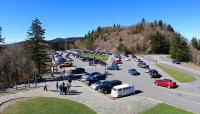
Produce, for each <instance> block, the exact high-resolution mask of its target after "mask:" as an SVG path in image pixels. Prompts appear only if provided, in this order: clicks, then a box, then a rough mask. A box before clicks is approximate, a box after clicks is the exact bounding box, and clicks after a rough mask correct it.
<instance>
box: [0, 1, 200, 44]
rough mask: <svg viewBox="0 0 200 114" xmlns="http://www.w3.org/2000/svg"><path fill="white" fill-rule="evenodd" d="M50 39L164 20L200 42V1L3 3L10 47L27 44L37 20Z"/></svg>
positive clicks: (1, 16) (1, 15)
mask: <svg viewBox="0 0 200 114" xmlns="http://www.w3.org/2000/svg"><path fill="white" fill-rule="evenodd" d="M36 17H37V18H39V19H40V20H41V22H42V23H43V28H45V29H46V34H45V36H46V39H47V40H49V39H53V38H57V37H73V36H83V35H84V34H85V33H87V32H88V31H89V30H91V29H95V28H96V27H97V26H111V25H113V24H114V23H116V24H121V25H125V26H127V25H131V24H135V23H137V22H139V21H140V20H141V19H142V18H145V19H146V21H154V20H155V19H157V20H159V19H162V20H163V21H164V22H166V23H168V24H171V25H172V26H173V27H174V29H175V30H176V31H178V32H180V33H181V34H182V35H184V36H185V37H187V38H188V39H191V37H193V36H196V37H199V38H200V22H199V21H200V0H0V26H1V27H2V28H3V36H4V37H6V43H13V42H17V41H23V40H24V39H25V38H26V36H27V30H28V28H29V27H30V25H31V22H32V20H33V19H34V18H36Z"/></svg>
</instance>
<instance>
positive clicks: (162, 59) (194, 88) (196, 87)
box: [144, 55, 200, 94]
mask: <svg viewBox="0 0 200 114" xmlns="http://www.w3.org/2000/svg"><path fill="white" fill-rule="evenodd" d="M144 59H145V60H146V61H149V63H150V64H152V65H154V64H155V61H157V63H162V64H164V65H166V66H169V67H171V68H175V69H178V70H182V71H185V72H188V73H190V74H192V75H194V76H195V77H196V79H197V80H195V81H193V82H191V83H187V84H181V85H182V86H181V88H184V89H187V90H188V91H191V92H196V93H199V94H200V70H198V69H194V68H191V67H188V66H185V65H183V64H180V65H178V64H173V63H172V62H171V61H170V60H169V59H167V58H166V55H146V56H144Z"/></svg>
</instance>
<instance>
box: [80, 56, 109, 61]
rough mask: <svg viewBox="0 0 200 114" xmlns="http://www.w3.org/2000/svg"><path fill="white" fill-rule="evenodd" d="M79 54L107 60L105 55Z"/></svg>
mask: <svg viewBox="0 0 200 114" xmlns="http://www.w3.org/2000/svg"><path fill="white" fill-rule="evenodd" d="M80 56H82V57H88V58H92V59H94V58H96V59H97V60H101V61H107V60H108V56H106V55H94V54H80Z"/></svg>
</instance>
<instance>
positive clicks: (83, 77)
mask: <svg viewBox="0 0 200 114" xmlns="http://www.w3.org/2000/svg"><path fill="white" fill-rule="evenodd" d="M97 75H101V73H100V72H92V73H85V74H84V75H83V76H82V77H81V81H83V82H84V81H87V80H89V78H90V77H94V76H97Z"/></svg>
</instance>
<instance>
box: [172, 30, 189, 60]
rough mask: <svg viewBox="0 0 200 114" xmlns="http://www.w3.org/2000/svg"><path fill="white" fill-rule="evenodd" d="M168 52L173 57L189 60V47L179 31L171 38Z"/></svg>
mask: <svg viewBox="0 0 200 114" xmlns="http://www.w3.org/2000/svg"><path fill="white" fill-rule="evenodd" d="M170 54H171V57H172V58H173V59H175V58H178V59H180V60H181V61H188V60H189V48H188V45H187V40H186V38H184V37H183V36H181V34H179V33H177V34H176V35H175V37H174V38H173V39H172V40H171V43H170Z"/></svg>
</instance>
